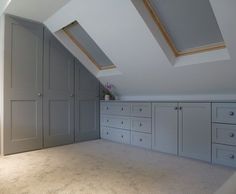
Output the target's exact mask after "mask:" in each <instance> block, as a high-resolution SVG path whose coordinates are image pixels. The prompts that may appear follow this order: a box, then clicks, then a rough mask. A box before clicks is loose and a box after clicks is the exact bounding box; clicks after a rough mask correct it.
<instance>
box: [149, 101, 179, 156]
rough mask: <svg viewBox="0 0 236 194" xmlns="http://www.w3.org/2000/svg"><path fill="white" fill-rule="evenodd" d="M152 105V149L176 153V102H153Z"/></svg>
mask: <svg viewBox="0 0 236 194" xmlns="http://www.w3.org/2000/svg"><path fill="white" fill-rule="evenodd" d="M152 106H153V107H152V149H154V150H158V151H161V152H166V153H171V154H176V155H177V153H178V110H177V106H178V104H177V103H153V105H152Z"/></svg>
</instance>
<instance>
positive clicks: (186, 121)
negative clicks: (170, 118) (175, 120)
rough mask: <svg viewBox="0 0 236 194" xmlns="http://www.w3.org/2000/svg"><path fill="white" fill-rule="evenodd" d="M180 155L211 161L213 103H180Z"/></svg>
mask: <svg viewBox="0 0 236 194" xmlns="http://www.w3.org/2000/svg"><path fill="white" fill-rule="evenodd" d="M179 107H180V109H181V110H180V111H179V155H180V156H185V157H190V158H195V159H199V160H204V161H208V162H210V161H211V104H210V103H180V104H179Z"/></svg>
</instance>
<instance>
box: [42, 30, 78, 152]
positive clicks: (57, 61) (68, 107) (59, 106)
mask: <svg viewBox="0 0 236 194" xmlns="http://www.w3.org/2000/svg"><path fill="white" fill-rule="evenodd" d="M43 127H44V147H52V146H57V145H64V144H70V143H73V142H74V58H73V56H72V55H71V54H70V53H69V52H68V51H67V50H66V49H65V48H64V47H63V46H62V44H61V43H60V42H59V41H58V40H57V39H56V38H55V37H54V36H53V35H52V34H51V33H50V32H49V31H48V30H46V29H45V34H44V94H43Z"/></svg>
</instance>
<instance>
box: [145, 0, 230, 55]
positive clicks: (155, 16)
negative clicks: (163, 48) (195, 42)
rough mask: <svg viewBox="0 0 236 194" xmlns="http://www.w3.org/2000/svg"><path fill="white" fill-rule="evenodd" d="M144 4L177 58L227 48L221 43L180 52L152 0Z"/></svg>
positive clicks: (147, 0)
mask: <svg viewBox="0 0 236 194" xmlns="http://www.w3.org/2000/svg"><path fill="white" fill-rule="evenodd" d="M143 3H144V5H145V7H146V9H147V10H148V12H149V13H150V15H151V17H152V19H153V20H154V22H155V24H156V25H157V27H158V28H159V29H160V31H161V33H162V35H163V37H164V39H165V40H166V42H167V44H168V45H169V47H170V49H171V50H172V51H173V53H174V55H175V57H179V56H184V55H192V54H197V53H203V52H209V51H214V50H219V49H224V48H226V45H225V44H224V43H222V42H221V43H216V44H212V45H206V46H201V47H198V48H192V49H188V50H186V51H179V50H178V49H177V48H176V46H175V44H174V42H173V40H172V38H171V37H170V35H169V33H168V32H167V30H166V28H165V26H164V25H163V23H162V22H161V20H160V18H159V16H158V14H157V11H156V10H155V9H154V8H153V6H152V5H151V2H150V0H143Z"/></svg>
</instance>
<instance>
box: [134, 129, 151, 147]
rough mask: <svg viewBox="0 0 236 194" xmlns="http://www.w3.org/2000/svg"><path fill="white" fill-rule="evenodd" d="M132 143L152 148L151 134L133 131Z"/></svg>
mask: <svg viewBox="0 0 236 194" xmlns="http://www.w3.org/2000/svg"><path fill="white" fill-rule="evenodd" d="M131 144H132V145H135V146H138V147H143V148H149V149H151V145H152V137H151V134H148V133H139V132H134V131H131Z"/></svg>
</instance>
